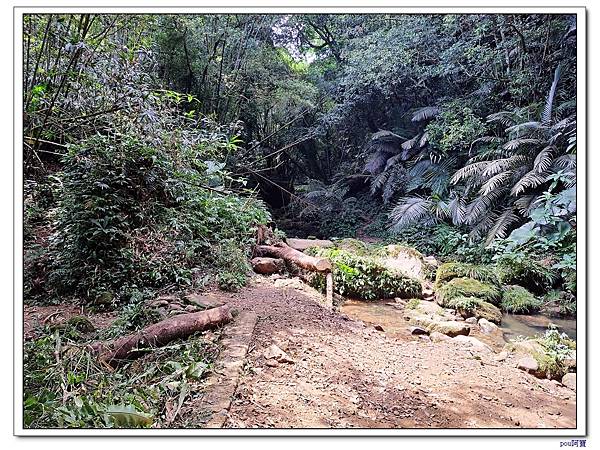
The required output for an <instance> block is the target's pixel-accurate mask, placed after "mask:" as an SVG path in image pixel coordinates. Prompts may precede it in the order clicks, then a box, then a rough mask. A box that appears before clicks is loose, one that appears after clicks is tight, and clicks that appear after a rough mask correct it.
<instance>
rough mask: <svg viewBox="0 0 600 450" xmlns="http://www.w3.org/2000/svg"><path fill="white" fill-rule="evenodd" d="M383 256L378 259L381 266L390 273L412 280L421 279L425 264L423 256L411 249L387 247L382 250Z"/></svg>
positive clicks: (395, 246)
mask: <svg viewBox="0 0 600 450" xmlns="http://www.w3.org/2000/svg"><path fill="white" fill-rule="evenodd" d="M383 252H384V254H385V256H383V257H381V258H380V262H381V264H383V265H384V266H385V268H386V269H388V270H389V271H391V272H394V273H399V274H401V275H405V276H409V277H412V278H419V279H423V278H424V275H425V273H424V272H425V271H424V269H425V263H424V261H423V255H421V254H420V253H419V252H418V251H417V250H415V249H414V248H411V247H404V246H402V245H387V246H386V247H384V248H383Z"/></svg>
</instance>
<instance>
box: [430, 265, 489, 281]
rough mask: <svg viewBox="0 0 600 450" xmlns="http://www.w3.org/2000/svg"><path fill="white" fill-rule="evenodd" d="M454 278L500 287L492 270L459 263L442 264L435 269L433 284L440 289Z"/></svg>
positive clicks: (486, 267)
mask: <svg viewBox="0 0 600 450" xmlns="http://www.w3.org/2000/svg"><path fill="white" fill-rule="evenodd" d="M454 278H473V279H475V280H478V281H482V282H484V283H488V284H492V285H494V286H499V285H500V280H499V279H498V275H497V274H496V272H495V271H494V269H493V268H490V267H488V266H479V265H476V264H467V263H461V262H449V263H445V264H442V265H441V266H440V267H439V268H438V269H437V273H436V276H435V284H436V286H438V287H441V286H442V285H443V284H445V283H447V282H449V281H451V280H453V279H454Z"/></svg>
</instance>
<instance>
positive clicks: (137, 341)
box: [92, 305, 233, 367]
mask: <svg viewBox="0 0 600 450" xmlns="http://www.w3.org/2000/svg"><path fill="white" fill-rule="evenodd" d="M232 318H233V317H232V315H231V310H230V308H229V306H227V305H223V306H220V307H218V308H212V309H208V310H206V311H201V312H196V313H190V314H179V315H177V316H174V317H170V318H168V319H165V320H162V321H160V322H157V323H155V324H152V325H149V326H147V327H146V328H144V329H142V330H140V331H138V332H137V333H134V334H130V335H128V336H124V337H122V338H119V339H117V340H115V341H113V342H110V343H102V342H99V343H96V344H93V345H92V349H93V350H94V351H95V352H97V353H98V354H99V356H98V359H99V360H101V361H103V362H106V363H108V364H110V365H111V366H113V367H116V366H117V365H118V364H119V363H120V362H122V361H125V360H128V359H134V358H137V357H139V356H141V355H142V354H143V353H144V352H143V350H144V349H148V348H153V347H161V346H163V345H166V344H168V343H169V342H171V341H174V340H175V339H180V338H186V337H188V336H191V335H192V334H194V333H196V332H198V331H204V330H207V329H210V328H215V327H217V326H219V325H224V324H226V323H227V322H230V321H231V320H232Z"/></svg>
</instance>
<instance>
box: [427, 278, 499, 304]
mask: <svg viewBox="0 0 600 450" xmlns="http://www.w3.org/2000/svg"><path fill="white" fill-rule="evenodd" d="M458 297H475V298H479V299H481V300H483V301H486V302H489V303H491V304H493V305H497V304H499V303H500V299H501V293H500V290H499V289H498V288H497V287H496V286H494V285H493V284H489V283H484V282H482V281H478V280H474V279H472V278H453V279H452V280H450V281H449V282H447V283H446V284H444V285H442V286H441V287H440V288H439V289H438V291H437V301H438V303H439V304H440V305H442V306H444V307H447V308H450V307H452V306H451V304H452V300H454V299H456V298H458Z"/></svg>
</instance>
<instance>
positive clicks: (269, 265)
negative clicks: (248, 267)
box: [250, 257, 285, 275]
mask: <svg viewBox="0 0 600 450" xmlns="http://www.w3.org/2000/svg"><path fill="white" fill-rule="evenodd" d="M250 263H251V264H252V270H254V271H255V272H256V273H260V274H261V275H271V274H273V273H279V272H283V271H284V270H285V263H284V262H283V259H280V258H267V257H260V258H253V259H252V261H250Z"/></svg>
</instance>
